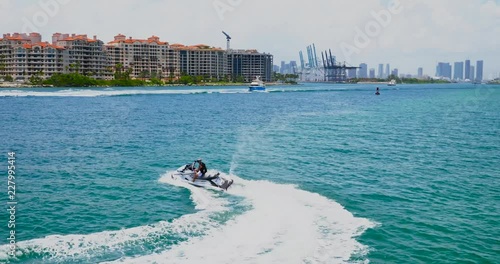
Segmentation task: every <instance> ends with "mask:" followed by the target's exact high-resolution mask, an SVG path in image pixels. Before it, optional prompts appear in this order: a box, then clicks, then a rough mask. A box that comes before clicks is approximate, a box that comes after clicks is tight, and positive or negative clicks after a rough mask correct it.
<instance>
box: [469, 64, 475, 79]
mask: <svg viewBox="0 0 500 264" xmlns="http://www.w3.org/2000/svg"><path fill="white" fill-rule="evenodd" d="M475 76H476V71H475V68H474V66H472V65H471V66H470V81H471V82H473V81H474V80H475V79H476V77H475Z"/></svg>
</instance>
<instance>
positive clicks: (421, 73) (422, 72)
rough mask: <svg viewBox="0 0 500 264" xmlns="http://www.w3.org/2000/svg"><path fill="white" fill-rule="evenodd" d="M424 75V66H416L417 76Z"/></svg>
mask: <svg viewBox="0 0 500 264" xmlns="http://www.w3.org/2000/svg"><path fill="white" fill-rule="evenodd" d="M422 77H424V68H422V67H420V68H418V78H422Z"/></svg>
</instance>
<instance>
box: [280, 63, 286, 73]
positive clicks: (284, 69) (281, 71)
mask: <svg viewBox="0 0 500 264" xmlns="http://www.w3.org/2000/svg"><path fill="white" fill-rule="evenodd" d="M285 71H286V62H285V61H281V68H280V73H281V74H284V73H285Z"/></svg>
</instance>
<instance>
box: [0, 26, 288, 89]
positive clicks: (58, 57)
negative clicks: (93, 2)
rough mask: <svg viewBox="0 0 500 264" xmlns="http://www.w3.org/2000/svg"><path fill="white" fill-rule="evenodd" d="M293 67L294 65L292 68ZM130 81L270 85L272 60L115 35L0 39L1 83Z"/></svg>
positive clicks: (254, 53)
mask: <svg viewBox="0 0 500 264" xmlns="http://www.w3.org/2000/svg"><path fill="white" fill-rule="evenodd" d="M291 65H293V67H294V68H296V63H294V62H293V63H291ZM118 67H120V68H121V69H122V70H128V71H130V77H131V78H160V79H164V80H165V79H170V80H173V79H177V78H178V77H180V76H181V75H183V74H185V75H189V76H201V77H203V78H204V79H211V80H214V81H215V80H224V79H226V80H236V79H241V78H242V79H243V80H244V81H246V82H250V81H251V80H253V79H254V78H255V77H256V76H260V77H261V79H262V80H263V81H266V82H271V81H272V72H273V56H272V55H271V54H266V53H259V52H257V51H256V50H228V51H226V50H223V49H221V48H215V47H211V46H208V45H203V44H200V45H194V46H185V45H181V44H173V45H170V44H169V43H168V42H162V41H160V39H159V37H156V36H152V37H150V38H148V39H133V38H131V37H129V38H127V37H126V36H124V35H121V34H119V35H117V36H115V38H114V40H113V41H111V42H109V43H108V44H107V45H104V43H103V42H102V41H101V40H99V39H97V37H96V36H94V37H93V38H88V37H87V35H77V34H61V33H55V34H53V36H52V43H48V42H42V37H41V36H40V34H38V33H31V34H29V35H28V34H18V33H14V34H5V35H4V36H3V38H0V78H1V77H6V76H9V77H10V76H12V77H13V78H14V79H17V80H28V79H29V78H30V77H31V76H35V75H36V76H37V77H41V78H44V79H46V78H50V77H51V76H52V75H53V74H54V73H80V74H83V75H86V76H89V77H92V78H94V79H112V78H113V76H114V73H115V71H116V70H117V68H118Z"/></svg>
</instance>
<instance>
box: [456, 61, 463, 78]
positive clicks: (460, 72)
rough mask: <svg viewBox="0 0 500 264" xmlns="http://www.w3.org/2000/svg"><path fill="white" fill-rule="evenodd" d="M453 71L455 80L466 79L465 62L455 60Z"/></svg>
mask: <svg viewBox="0 0 500 264" xmlns="http://www.w3.org/2000/svg"><path fill="white" fill-rule="evenodd" d="M454 68H455V69H454V72H453V79H455V80H463V79H464V63H463V62H455V66H454Z"/></svg>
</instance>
